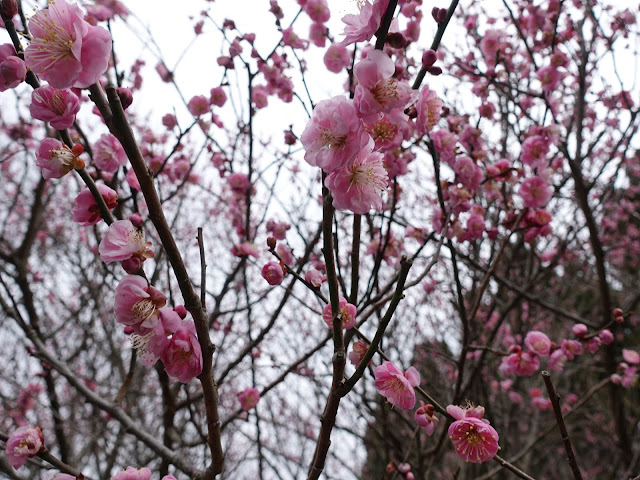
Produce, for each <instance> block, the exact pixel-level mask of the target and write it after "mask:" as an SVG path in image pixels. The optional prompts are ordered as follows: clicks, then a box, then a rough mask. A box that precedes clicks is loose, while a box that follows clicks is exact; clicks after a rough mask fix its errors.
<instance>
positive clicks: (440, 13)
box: [431, 7, 447, 23]
mask: <svg viewBox="0 0 640 480" xmlns="http://www.w3.org/2000/svg"><path fill="white" fill-rule="evenodd" d="M431 16H432V17H433V19H434V20H435V21H436V22H438V23H444V22H445V20H446V19H447V9H446V8H438V7H433V9H432V10H431Z"/></svg>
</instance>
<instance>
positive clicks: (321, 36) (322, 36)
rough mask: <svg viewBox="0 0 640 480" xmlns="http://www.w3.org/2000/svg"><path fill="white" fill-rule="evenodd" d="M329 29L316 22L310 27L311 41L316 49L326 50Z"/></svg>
mask: <svg viewBox="0 0 640 480" xmlns="http://www.w3.org/2000/svg"><path fill="white" fill-rule="evenodd" d="M327 32H328V30H327V27H326V26H325V25H324V24H322V23H317V22H314V23H312V24H311V27H309V41H310V42H311V43H313V44H314V45H315V46H316V47H320V48H324V46H325V44H326V43H327Z"/></svg>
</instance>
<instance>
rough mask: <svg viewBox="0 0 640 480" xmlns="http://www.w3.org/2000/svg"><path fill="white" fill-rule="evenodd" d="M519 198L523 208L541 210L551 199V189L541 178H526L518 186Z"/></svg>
mask: <svg viewBox="0 0 640 480" xmlns="http://www.w3.org/2000/svg"><path fill="white" fill-rule="evenodd" d="M519 193H520V196H521V197H522V200H523V202H524V206H525V207H528V208H542V207H544V206H545V205H546V204H547V202H549V200H550V199H551V196H552V195H553V189H552V188H551V187H549V184H548V183H547V181H546V180H544V179H543V178H542V177H538V176H535V177H529V178H526V179H525V180H524V181H523V182H522V184H521V185H520V192H519Z"/></svg>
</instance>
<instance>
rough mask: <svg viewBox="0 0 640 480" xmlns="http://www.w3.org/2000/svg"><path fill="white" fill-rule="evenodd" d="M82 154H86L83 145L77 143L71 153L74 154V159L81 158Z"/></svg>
mask: <svg viewBox="0 0 640 480" xmlns="http://www.w3.org/2000/svg"><path fill="white" fill-rule="evenodd" d="M82 152H84V147H83V146H82V145H80V144H79V143H76V144H75V145H74V146H73V147H72V148H71V153H73V156H74V157H79V156H80V155H82Z"/></svg>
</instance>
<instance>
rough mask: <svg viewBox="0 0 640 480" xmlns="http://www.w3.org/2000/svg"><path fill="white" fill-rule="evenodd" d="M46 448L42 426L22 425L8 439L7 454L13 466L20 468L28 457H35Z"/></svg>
mask: <svg viewBox="0 0 640 480" xmlns="http://www.w3.org/2000/svg"><path fill="white" fill-rule="evenodd" d="M43 448H44V437H43V436H42V430H41V429H40V427H27V426H24V427H20V428H18V429H17V430H15V431H14V432H13V433H12V434H11V435H9V438H8V440H7V446H6V448H5V454H6V456H7V460H9V463H10V464H11V466H12V467H13V468H20V467H21V466H22V465H24V464H25V462H26V461H27V459H28V458H31V457H34V456H36V455H37V454H38V452H39V451H40V450H42V449H43Z"/></svg>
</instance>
